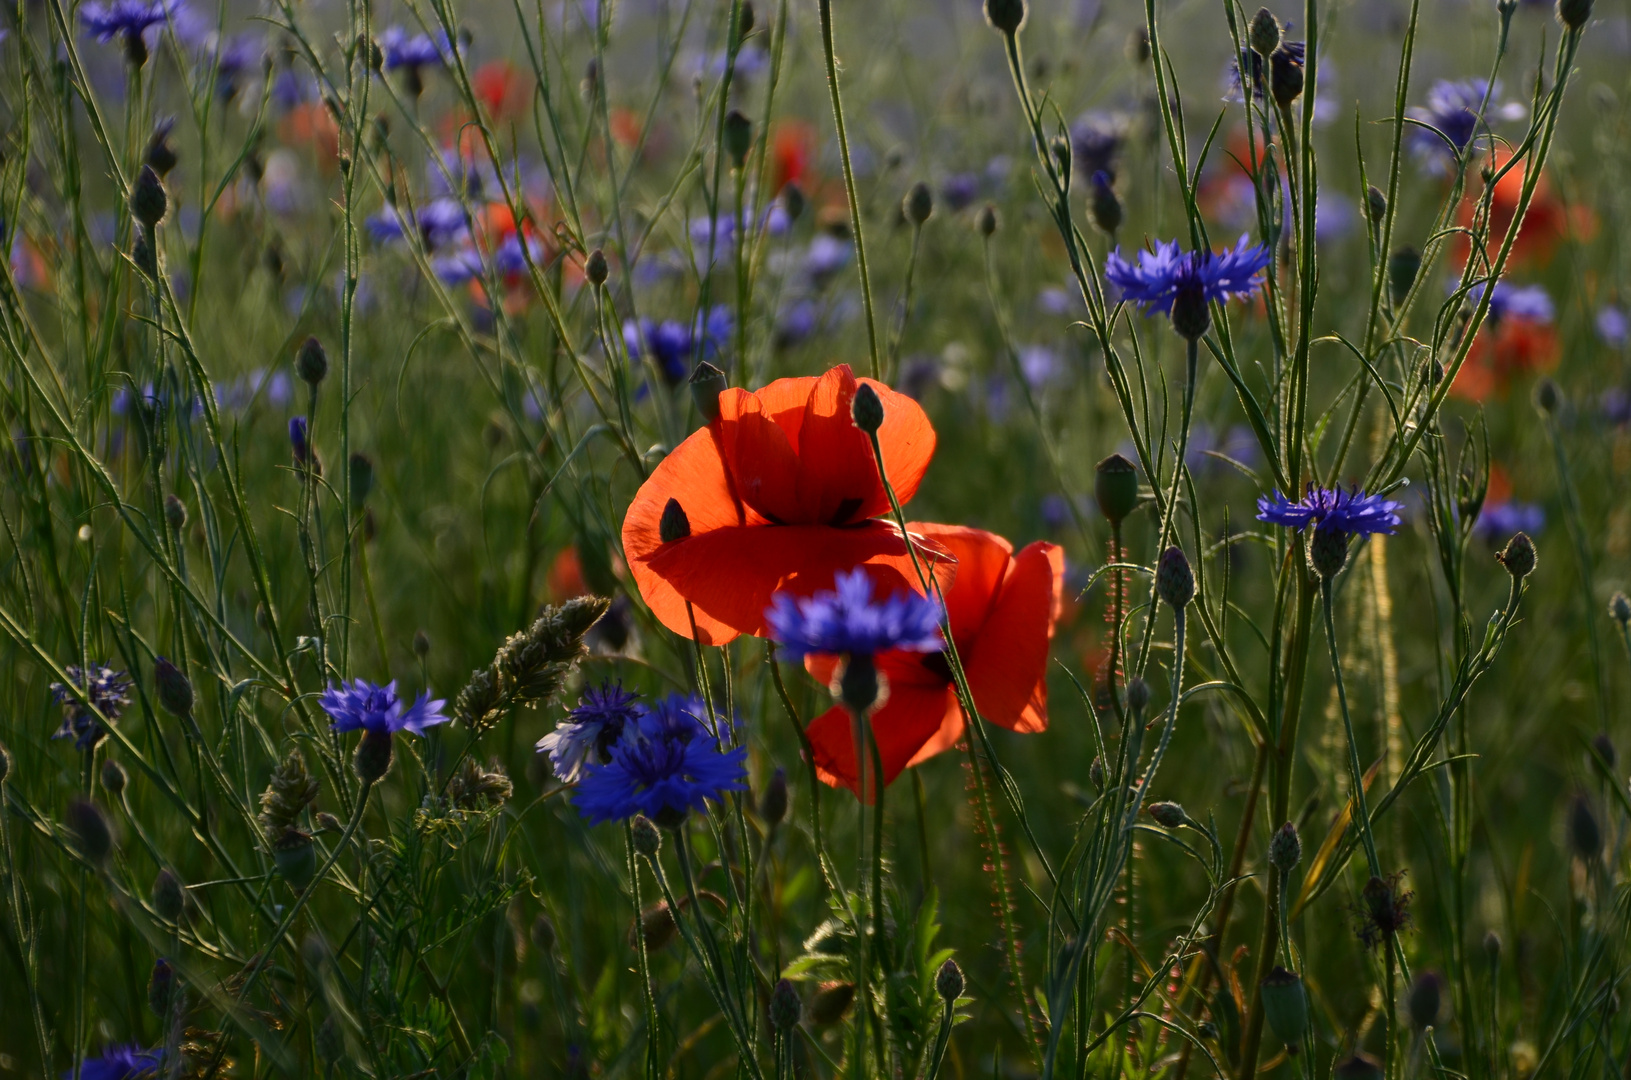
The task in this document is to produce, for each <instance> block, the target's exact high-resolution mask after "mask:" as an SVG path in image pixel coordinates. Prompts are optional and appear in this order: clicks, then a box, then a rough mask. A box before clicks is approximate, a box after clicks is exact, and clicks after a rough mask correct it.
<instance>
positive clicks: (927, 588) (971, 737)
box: [822, 0, 1058, 1069]
mask: <svg viewBox="0 0 1631 1080" xmlns="http://www.w3.org/2000/svg"><path fill="white" fill-rule="evenodd" d="M822 3H823V4H825V3H827V0H822ZM868 437H869V438H870V439H871V441H872V458H873V460H874V461H875V462H876V463H877V466H878V477H879V479H880V480H881V481H882V482H883V489H884V493H885V494H887V495H888V496H889V506H890V509H891V510H892V511H893V513H894V518H895V525H896V526H897V527H898V528H899V529H900V538H901V543H903V544H904V545H905V546H906V551H907V554H909V555H910V556H911V558H912V569H913V570H915V571H916V572H917V579H918V584H919V585H921V586H922V588H923V591H924V593H925V595H936V596H940V590H939V587H938V585H937V584H936V582H935V581H934V580H933V577H932V576H931V575H930V574H929V573H928V572H927V571H925V570H924V569H923V562H922V560H921V559H919V558H918V555H917V548H916V547H914V546H913V545H912V538H911V534H910V533H909V532H908V531H907V528H906V511H905V510H903V509H901V505H900V498H899V497H898V496H897V495H896V494H895V486H894V485H893V484H891V483H890V482H889V470H888V469H887V468H886V467H885V465H884V460H883V446H882V444H881V443H879V442H878V433H877V432H876V431H873V432H870V433H869V434H868ZM940 600H941V606H942V607H944V606H945V597H944V596H940ZM941 633H942V634H943V635H944V637H945V639H946V649H945V656H946V664H947V666H948V667H950V668H951V678H952V684H953V686H954V687H955V688H956V690H957V702H958V705H959V706H960V707H961V708H962V710H963V724H964V729H965V732H966V733H967V734H966V736H965V744H966V745H967V747H968V763H969V767H970V768H971V769H972V770H973V772H974V792H975V797H976V798H977V800H978V802H979V806H980V820H981V824H982V825H983V826H984V828H985V834H986V842H987V843H988V844H989V845H990V856H991V871H992V874H993V876H994V877H995V878H996V885H997V903H998V905H999V906H1000V908H1001V911H1002V931H1003V945H1004V947H1005V950H1006V952H1007V954H1008V969H1009V974H1010V976H1012V978H1013V980H1014V993H1015V994H1017V995H1018V997H1019V1004H1020V1016H1021V1017H1022V1018H1023V1019H1024V1022H1025V1045H1026V1047H1027V1049H1029V1050H1030V1052H1031V1060H1032V1062H1033V1063H1034V1064H1035V1065H1036V1066H1037V1068H1038V1069H1042V1068H1043V1057H1042V1050H1041V1044H1040V1042H1039V1041H1038V1039H1037V1031H1036V1018H1035V1017H1033V1016H1032V1015H1031V1004H1030V999H1029V998H1028V997H1027V996H1026V993H1025V970H1024V968H1023V967H1021V966H1020V961H1019V936H1018V933H1017V932H1016V929H1015V927H1014V912H1013V902H1012V900H1011V898H1010V896H1009V892H1008V872H1007V870H1006V869H1005V868H1004V866H1003V861H1002V839H1001V836H1000V834H999V833H998V832H997V818H996V815H995V814H994V813H993V812H992V810H991V796H990V793H989V792H987V790H986V786H985V774H984V773H983V772H982V771H981V764H980V758H979V755H978V753H977V752H976V751H975V749H974V741H975V739H976V738H978V739H979V741H980V744H981V746H982V747H983V749H984V750H985V755H986V759H987V760H988V761H989V762H990V763H991V769H992V772H993V773H994V774H995V773H996V772H997V770H998V769H999V768H1000V766H999V765H998V763H997V756H996V751H995V750H994V749H993V748H992V746H991V743H990V741H989V740H988V739H987V738H986V734H985V729H984V728H983V727H982V726H981V724H982V723H983V721H982V720H981V719H980V714H979V711H978V709H977V708H976V707H975V704H974V692H973V691H972V690H970V689H969V685H968V676H967V674H966V673H965V672H964V671H963V662H962V660H961V658H959V657H958V655H957V642H956V641H955V640H954V639H953V638H952V634H951V624H950V623H949V622H948V623H945V624H943V625H942V627H941ZM1010 805H1011V808H1012V809H1013V810H1014V812H1015V814H1016V815H1017V816H1018V817H1019V818H1020V824H1021V826H1022V827H1024V828H1025V830H1026V832H1027V833H1029V832H1030V826H1029V824H1028V823H1026V821H1025V817H1024V807H1023V805H1020V804H1018V803H1017V801H1014V802H1011V804H1010ZM1032 839H1033V842H1034V839H1035V838H1034V837H1033V838H1032ZM1036 850H1037V854H1038V856H1039V857H1040V858H1041V859H1042V862H1043V867H1044V868H1045V869H1046V870H1047V872H1048V876H1049V877H1050V878H1053V870H1052V868H1051V867H1049V866H1048V864H1047V858H1046V856H1045V855H1044V854H1043V853H1042V849H1041V846H1040V845H1037V847H1036ZM1055 884H1056V885H1057V881H1056V882H1055ZM1053 1030H1055V1031H1057V1030H1058V1028H1054V1029H1053Z"/></svg>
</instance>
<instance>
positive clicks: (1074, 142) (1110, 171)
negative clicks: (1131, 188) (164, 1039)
mask: <svg viewBox="0 0 1631 1080" xmlns="http://www.w3.org/2000/svg"><path fill="white" fill-rule="evenodd" d="M1128 126H1129V124H1128V120H1127V118H1126V117H1125V116H1122V115H1120V114H1118V113H1106V112H1087V113H1083V114H1082V115H1081V116H1078V117H1077V118H1076V122H1075V123H1074V124H1071V125H1070V156H1071V163H1072V164H1073V165H1074V166H1075V167H1076V171H1077V173H1079V174H1080V175H1082V176H1087V177H1091V176H1093V175H1094V174H1095V173H1101V172H1102V173H1104V174H1105V175H1106V176H1107V177H1108V178H1109V179H1111V180H1114V179H1115V178H1116V154H1117V152H1119V151H1120V149H1121V144H1122V141H1123V140H1124V139H1126V137H1127V129H1128Z"/></svg>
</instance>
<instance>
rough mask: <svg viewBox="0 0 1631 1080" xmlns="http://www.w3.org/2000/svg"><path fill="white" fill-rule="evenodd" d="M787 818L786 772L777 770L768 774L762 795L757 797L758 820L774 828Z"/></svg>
mask: <svg viewBox="0 0 1631 1080" xmlns="http://www.w3.org/2000/svg"><path fill="white" fill-rule="evenodd" d="M786 816H787V770H786V769H780V768H778V769H777V770H776V771H775V772H773V773H771V774H770V782H769V783H767V784H765V790H764V794H763V795H761V796H760V797H759V820H760V821H762V822H764V823H765V824H766V825H769V826H770V827H771V828H775V827H776V826H777V825H780V824H781V822H782V819H783V818H785V817H786Z"/></svg>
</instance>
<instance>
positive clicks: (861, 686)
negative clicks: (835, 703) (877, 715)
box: [838, 653, 881, 716]
mask: <svg viewBox="0 0 1631 1080" xmlns="http://www.w3.org/2000/svg"><path fill="white" fill-rule="evenodd" d="M880 689H881V687H880V685H879V680H878V665H877V663H876V662H874V660H873V658H872V654H871V653H855V654H853V655H851V656H850V658H849V659H848V660H847V661H846V662H845V664H844V670H843V673H842V674H840V675H839V676H838V697H839V700H841V701H842V702H843V703H844V704H845V706H847V707H848V708H849V710H850V712H852V713H854V714H855V715H856V716H865V715H866V714H867V713H868V712H869V711H871V709H872V706H873V705H876V704H877V702H878V691H879V690H880Z"/></svg>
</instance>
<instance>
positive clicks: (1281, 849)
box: [1269, 821, 1303, 874]
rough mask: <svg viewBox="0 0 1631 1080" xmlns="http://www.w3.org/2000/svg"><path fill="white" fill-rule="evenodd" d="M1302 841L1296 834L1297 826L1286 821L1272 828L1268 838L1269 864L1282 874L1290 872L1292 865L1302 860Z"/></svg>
mask: <svg viewBox="0 0 1631 1080" xmlns="http://www.w3.org/2000/svg"><path fill="white" fill-rule="evenodd" d="M1302 858H1303V842H1302V838H1301V837H1299V836H1298V835H1297V826H1296V825H1295V824H1293V823H1292V822H1289V821H1288V822H1286V823H1285V824H1284V825H1282V826H1280V827H1279V828H1278V829H1276V830H1274V835H1273V836H1272V837H1270V838H1269V865H1270V866H1272V867H1274V868H1275V869H1276V870H1278V871H1280V873H1282V874H1288V873H1290V872H1291V869H1292V867H1294V866H1296V865H1297V864H1298V863H1300V862H1302Z"/></svg>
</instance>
